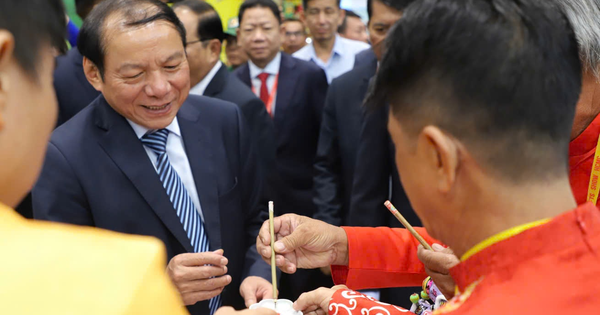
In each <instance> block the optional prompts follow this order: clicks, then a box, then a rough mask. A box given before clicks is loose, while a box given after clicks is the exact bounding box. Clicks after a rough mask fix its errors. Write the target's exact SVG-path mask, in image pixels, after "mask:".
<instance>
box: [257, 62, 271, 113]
mask: <svg viewBox="0 0 600 315" xmlns="http://www.w3.org/2000/svg"><path fill="white" fill-rule="evenodd" d="M258 78H259V79H260V96H259V97H260V99H261V100H262V101H263V103H265V106H266V107H267V112H268V113H269V114H271V104H269V88H268V87H267V79H268V78H269V74H268V73H266V72H263V73H261V74H259V75H258Z"/></svg>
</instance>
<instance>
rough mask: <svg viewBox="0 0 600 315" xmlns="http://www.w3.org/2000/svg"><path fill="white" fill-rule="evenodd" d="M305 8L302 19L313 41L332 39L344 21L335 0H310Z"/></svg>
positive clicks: (342, 13)
mask: <svg viewBox="0 0 600 315" xmlns="http://www.w3.org/2000/svg"><path fill="white" fill-rule="evenodd" d="M306 6H307V8H306V9H305V11H304V19H305V22H306V26H307V27H308V29H310V34H311V35H312V37H313V39H314V40H316V41H322V40H328V39H331V38H333V37H334V36H335V34H336V32H337V29H338V27H339V26H340V24H342V21H343V19H344V12H343V11H342V10H341V9H340V8H339V7H338V4H337V0H310V1H309V2H308V3H307V4H306Z"/></svg>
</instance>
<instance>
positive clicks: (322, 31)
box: [293, 0, 369, 83]
mask: <svg viewBox="0 0 600 315" xmlns="http://www.w3.org/2000/svg"><path fill="white" fill-rule="evenodd" d="M302 3H303V5H304V11H303V12H302V15H301V18H302V20H303V21H304V23H306V26H307V27H308V29H309V30H310V35H311V36H312V42H311V43H310V44H309V45H306V46H304V47H303V48H302V49H300V50H298V51H297V52H295V53H294V55H293V56H294V57H296V58H299V59H302V60H306V61H312V62H314V63H315V64H317V65H318V66H319V67H321V68H322V69H323V70H324V71H325V74H326V75H327V82H328V83H331V80H333V79H335V78H337V77H338V76H340V75H342V74H344V73H346V72H348V71H350V70H351V69H352V68H353V67H354V61H355V56H356V54H358V53H360V52H361V51H363V50H365V49H367V48H369V45H368V44H366V43H363V42H359V41H355V40H350V39H346V38H343V37H341V36H339V35H338V34H337V29H338V27H339V26H340V25H341V24H342V21H343V19H344V10H342V9H341V8H340V0H303V2H302Z"/></svg>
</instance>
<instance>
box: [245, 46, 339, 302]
mask: <svg viewBox="0 0 600 315" xmlns="http://www.w3.org/2000/svg"><path fill="white" fill-rule="evenodd" d="M234 74H236V75H237V76H238V78H240V80H242V81H243V82H244V83H245V84H246V85H248V86H250V87H251V86H252V83H251V79H250V68H249V66H248V64H247V63H246V64H245V65H242V66H240V67H239V68H237V69H236V70H235V71H234ZM327 86H328V85H327V78H326V76H325V72H323V70H322V69H321V68H319V67H318V66H317V65H315V64H314V63H311V62H307V61H303V60H300V59H296V58H293V57H291V56H289V55H287V54H285V53H281V64H280V67H279V83H278V86H277V96H276V104H275V116H274V118H273V119H274V122H275V136H276V140H277V155H276V159H277V174H276V176H277V183H276V185H275V187H276V190H275V191H274V194H273V199H274V200H275V210H276V211H277V212H278V214H282V213H297V214H300V215H305V216H309V217H312V216H313V214H314V211H315V205H314V203H313V201H312V198H313V174H314V171H313V163H314V158H315V153H316V150H317V141H318V137H319V128H320V126H321V116H322V111H323V105H324V103H325V95H326V94H327ZM332 284H333V282H332V281H331V277H329V276H325V275H323V274H322V273H321V271H320V270H298V272H296V273H295V274H293V275H287V274H285V275H282V278H281V285H280V296H282V297H285V298H288V299H291V300H295V299H296V298H298V296H299V295H300V294H301V293H303V292H306V291H310V290H313V289H316V288H318V287H321V286H326V287H327V286H331V285H332Z"/></svg>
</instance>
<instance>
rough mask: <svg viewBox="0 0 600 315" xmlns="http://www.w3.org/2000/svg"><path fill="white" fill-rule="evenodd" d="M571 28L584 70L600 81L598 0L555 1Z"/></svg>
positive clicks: (599, 13)
mask: <svg viewBox="0 0 600 315" xmlns="http://www.w3.org/2000/svg"><path fill="white" fill-rule="evenodd" d="M555 2H556V3H557V4H558V5H559V6H560V7H561V8H562V10H563V12H564V13H565V14H566V16H567V18H568V19H569V21H570V22H571V25H572V26H573V30H574V31H575V37H577V43H578V44H579V54H580V57H581V61H582V63H583V66H584V68H585V69H586V70H587V71H591V72H592V73H593V74H594V75H595V76H596V78H597V79H598V80H600V0H555Z"/></svg>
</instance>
